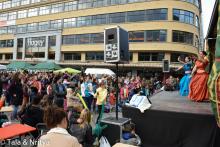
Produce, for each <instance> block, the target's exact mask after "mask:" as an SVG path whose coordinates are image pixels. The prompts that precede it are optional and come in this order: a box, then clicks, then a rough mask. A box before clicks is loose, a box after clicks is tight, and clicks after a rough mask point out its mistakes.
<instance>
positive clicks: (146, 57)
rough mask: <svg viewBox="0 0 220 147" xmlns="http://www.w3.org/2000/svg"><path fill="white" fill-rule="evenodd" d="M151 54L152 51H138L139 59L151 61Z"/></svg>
mask: <svg viewBox="0 0 220 147" xmlns="http://www.w3.org/2000/svg"><path fill="white" fill-rule="evenodd" d="M150 59H151V54H150V53H138V60H139V61H150Z"/></svg>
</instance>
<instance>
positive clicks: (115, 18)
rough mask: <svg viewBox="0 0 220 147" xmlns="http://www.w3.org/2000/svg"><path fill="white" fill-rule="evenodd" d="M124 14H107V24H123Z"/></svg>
mask: <svg viewBox="0 0 220 147" xmlns="http://www.w3.org/2000/svg"><path fill="white" fill-rule="evenodd" d="M125 14H126V13H113V14H109V23H124V22H125Z"/></svg>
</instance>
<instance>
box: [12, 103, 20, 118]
mask: <svg viewBox="0 0 220 147" xmlns="http://www.w3.org/2000/svg"><path fill="white" fill-rule="evenodd" d="M12 107H13V111H12V114H11V120H14V119H17V114H18V109H19V106H15V105H12Z"/></svg>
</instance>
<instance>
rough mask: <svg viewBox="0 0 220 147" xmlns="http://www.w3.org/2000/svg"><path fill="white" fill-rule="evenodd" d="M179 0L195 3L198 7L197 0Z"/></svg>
mask: <svg viewBox="0 0 220 147" xmlns="http://www.w3.org/2000/svg"><path fill="white" fill-rule="evenodd" d="M181 1H184V2H188V3H192V4H194V5H196V6H197V7H199V0H181Z"/></svg>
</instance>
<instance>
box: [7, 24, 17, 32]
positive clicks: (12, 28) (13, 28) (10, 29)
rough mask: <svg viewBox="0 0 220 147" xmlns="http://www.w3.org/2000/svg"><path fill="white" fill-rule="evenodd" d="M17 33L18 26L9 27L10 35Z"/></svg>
mask: <svg viewBox="0 0 220 147" xmlns="http://www.w3.org/2000/svg"><path fill="white" fill-rule="evenodd" d="M15 32H16V26H8V33H9V34H14V33H15Z"/></svg>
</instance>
